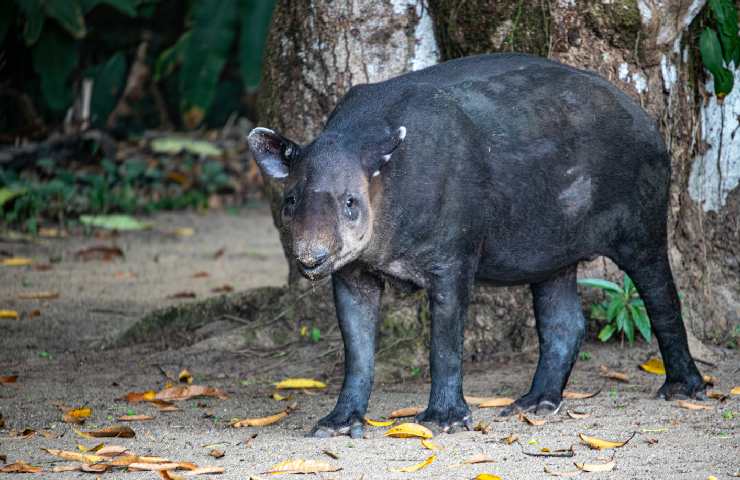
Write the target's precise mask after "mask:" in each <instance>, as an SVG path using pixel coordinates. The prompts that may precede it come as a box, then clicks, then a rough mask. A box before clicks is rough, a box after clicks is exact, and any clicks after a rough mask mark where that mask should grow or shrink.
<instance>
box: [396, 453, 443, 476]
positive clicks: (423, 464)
mask: <svg viewBox="0 0 740 480" xmlns="http://www.w3.org/2000/svg"><path fill="white" fill-rule="evenodd" d="M436 459H437V456H436V455H431V456H430V457H428V458H427V459H426V460H424V461H423V462H419V463H416V464H414V465H409V466H408V467H402V468H399V469H398V470H397V471H398V472H405V473H412V472H418V471H419V470H421V469H422V468H426V467H428V466H429V465H431V464H432V462H434V461H435V460H436Z"/></svg>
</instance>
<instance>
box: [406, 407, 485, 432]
mask: <svg viewBox="0 0 740 480" xmlns="http://www.w3.org/2000/svg"><path fill="white" fill-rule="evenodd" d="M416 422H417V423H431V424H436V425H438V426H439V428H440V429H441V430H442V431H443V432H444V433H454V432H455V431H457V430H458V429H462V428H464V429H465V430H470V429H471V428H473V417H472V416H471V414H470V408H469V407H468V405H467V404H466V403H465V401H464V400H462V399H461V400H460V401H459V402H458V404H456V405H452V406H446V407H443V406H439V407H436V406H435V407H433V406H431V405H430V406H429V407H427V409H426V410H424V411H423V412H421V413H420V414H418V415H417V416H416Z"/></svg>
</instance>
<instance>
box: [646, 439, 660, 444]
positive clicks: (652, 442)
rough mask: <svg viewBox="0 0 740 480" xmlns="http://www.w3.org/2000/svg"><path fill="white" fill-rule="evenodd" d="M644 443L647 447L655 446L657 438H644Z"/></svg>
mask: <svg viewBox="0 0 740 480" xmlns="http://www.w3.org/2000/svg"><path fill="white" fill-rule="evenodd" d="M645 443H647V444H648V445H655V444H656V443H658V439H657V438H646V439H645Z"/></svg>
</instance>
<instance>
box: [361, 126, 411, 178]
mask: <svg viewBox="0 0 740 480" xmlns="http://www.w3.org/2000/svg"><path fill="white" fill-rule="evenodd" d="M404 138H406V127H404V126H400V127H398V128H397V129H395V130H393V131H392V132H391V133H390V134H388V135H386V138H385V139H384V140H383V141H382V142H380V144H379V145H377V147H376V148H375V149H374V151H373V152H372V153H371V154H370V156H369V158H368V159H367V167H368V169H369V171H370V174H371V175H372V176H373V177H375V176H377V175H380V169H381V168H383V165H385V164H387V163H388V162H389V161H390V160H391V157H392V156H393V152H394V151H395V150H396V149H397V148H398V146H399V145H401V143H402V142H403V139H404Z"/></svg>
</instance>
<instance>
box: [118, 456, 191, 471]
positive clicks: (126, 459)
mask: <svg viewBox="0 0 740 480" xmlns="http://www.w3.org/2000/svg"><path fill="white" fill-rule="evenodd" d="M142 463H143V464H163V463H165V464H166V463H174V462H171V461H170V460H168V459H166V458H162V457H146V456H145V457H140V456H138V455H121V456H117V457H115V458H113V459H112V460H111V461H110V462H109V464H110V465H112V466H114V467H128V466H129V465H132V464H142ZM176 465H182V466H183V468H186V467H185V466H184V465H185V464H183V463H182V462H181V463H178V464H176ZM190 465H192V464H188V466H190ZM193 468H194V467H193Z"/></svg>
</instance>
